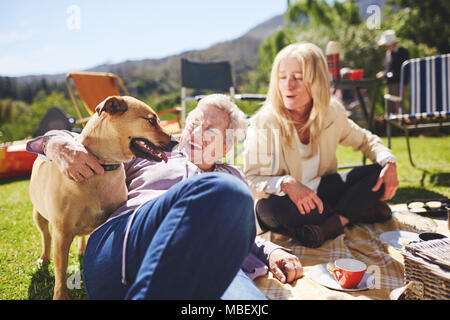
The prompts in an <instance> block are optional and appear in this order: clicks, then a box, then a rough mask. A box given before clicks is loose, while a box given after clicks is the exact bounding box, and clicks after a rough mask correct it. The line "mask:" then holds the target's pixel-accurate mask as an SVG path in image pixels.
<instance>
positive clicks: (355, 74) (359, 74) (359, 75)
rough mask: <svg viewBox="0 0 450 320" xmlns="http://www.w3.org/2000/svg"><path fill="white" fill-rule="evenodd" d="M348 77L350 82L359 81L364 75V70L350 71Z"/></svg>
mask: <svg viewBox="0 0 450 320" xmlns="http://www.w3.org/2000/svg"><path fill="white" fill-rule="evenodd" d="M348 75H349V77H350V79H352V80H361V79H362V77H363V75H364V69H355V70H351V71H349V73H348Z"/></svg>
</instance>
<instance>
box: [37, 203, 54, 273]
mask: <svg viewBox="0 0 450 320" xmlns="http://www.w3.org/2000/svg"><path fill="white" fill-rule="evenodd" d="M33 219H34V223H35V224H36V226H37V228H38V229H39V231H40V232H41V239H42V253H41V256H40V257H39V259H38V260H37V263H38V264H39V265H43V264H45V263H47V262H48V261H49V260H50V249H51V244H52V236H51V235H50V230H49V228H48V221H47V219H45V218H44V217H43V216H42V215H41V214H40V213H39V212H38V211H37V210H36V209H33Z"/></svg>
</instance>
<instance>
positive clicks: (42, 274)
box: [28, 256, 88, 300]
mask: <svg viewBox="0 0 450 320" xmlns="http://www.w3.org/2000/svg"><path fill="white" fill-rule="evenodd" d="M78 260H79V262H80V263H79V269H78V270H76V271H75V272H73V273H71V274H68V286H69V298H70V299H71V300H87V299H88V297H87V293H86V288H85V286H84V282H83V279H82V273H83V272H82V270H83V256H78ZM49 265H50V264H49V263H46V264H44V265H42V266H40V267H39V268H38V269H37V270H36V271H35V272H34V274H33V275H32V277H31V281H30V285H29V286H28V300H51V299H53V290H54V287H55V276H54V274H53V272H50V270H49Z"/></svg>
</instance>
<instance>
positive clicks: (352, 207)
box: [256, 164, 384, 234]
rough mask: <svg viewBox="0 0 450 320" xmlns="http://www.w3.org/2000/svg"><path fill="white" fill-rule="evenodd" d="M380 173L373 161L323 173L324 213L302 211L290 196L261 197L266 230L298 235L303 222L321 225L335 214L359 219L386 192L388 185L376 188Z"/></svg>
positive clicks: (319, 191)
mask: <svg viewBox="0 0 450 320" xmlns="http://www.w3.org/2000/svg"><path fill="white" fill-rule="evenodd" d="M380 172H381V167H380V166H379V165H378V164H373V165H369V166H364V167H357V168H354V169H352V170H350V171H345V172H343V173H334V174H330V175H326V176H323V177H322V179H321V181H320V184H319V187H318V189H317V195H318V197H319V198H320V199H321V200H322V202H323V206H324V210H323V212H322V214H320V213H319V211H318V210H317V208H316V209H314V210H311V211H310V212H309V213H307V214H305V215H302V214H300V212H299V210H298V208H297V206H296V205H295V204H294V202H292V200H291V199H290V198H289V196H288V195H285V196H283V197H280V196H276V195H271V196H270V197H269V198H267V199H261V200H259V201H258V202H257V203H256V215H257V217H258V222H259V224H260V225H261V227H262V228H263V229H270V230H274V231H277V232H280V233H286V234H295V231H296V230H297V229H298V228H299V227H300V226H302V225H307V224H314V225H321V224H322V223H323V222H324V221H325V220H326V219H327V218H329V217H330V216H332V215H333V214H335V213H336V214H339V215H341V216H344V217H346V218H347V219H349V220H350V222H355V221H357V219H358V217H359V216H360V215H361V214H362V213H363V212H364V211H365V210H366V209H367V208H369V207H370V206H372V205H373V204H374V203H375V202H376V201H377V200H378V199H379V198H380V197H381V196H382V195H383V193H384V185H382V187H381V188H380V189H379V190H378V191H376V192H373V191H372V188H373V187H374V186H375V184H376V182H377V180H378V177H379V175H380Z"/></svg>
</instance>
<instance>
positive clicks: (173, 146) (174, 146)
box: [168, 136, 178, 151]
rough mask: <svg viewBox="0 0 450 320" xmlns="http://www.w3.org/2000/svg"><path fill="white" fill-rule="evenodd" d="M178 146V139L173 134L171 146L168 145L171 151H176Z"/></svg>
mask: <svg viewBox="0 0 450 320" xmlns="http://www.w3.org/2000/svg"><path fill="white" fill-rule="evenodd" d="M177 146H178V140H177V139H175V138H174V137H173V136H171V137H170V142H169V146H168V147H169V149H170V151H174V150H175V148H176V147H177Z"/></svg>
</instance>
